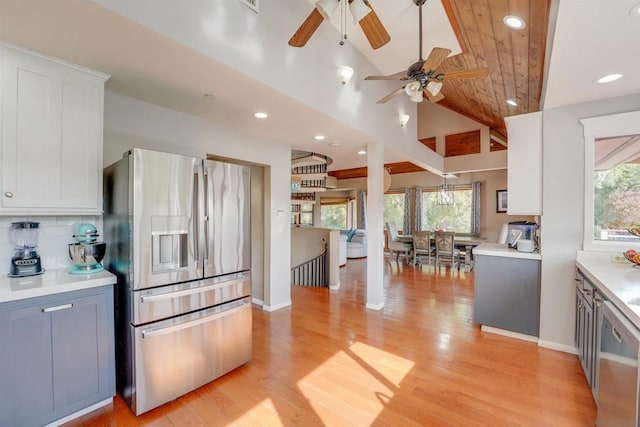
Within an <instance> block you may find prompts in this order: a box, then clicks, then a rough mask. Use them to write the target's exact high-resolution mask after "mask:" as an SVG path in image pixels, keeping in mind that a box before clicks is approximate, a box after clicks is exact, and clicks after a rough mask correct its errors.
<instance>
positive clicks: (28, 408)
mask: <svg viewBox="0 0 640 427" xmlns="http://www.w3.org/2000/svg"><path fill="white" fill-rule="evenodd" d="M52 361H53V351H52V348H51V316H49V315H46V314H44V313H42V309H41V307H40V306H32V307H27V308H22V309H17V310H13V311H8V312H2V313H0V425H2V426H13V425H16V426H17V425H37V424H43V423H45V422H46V421H47V419H48V416H49V414H51V413H52V412H53V411H54V399H53V363H52Z"/></svg>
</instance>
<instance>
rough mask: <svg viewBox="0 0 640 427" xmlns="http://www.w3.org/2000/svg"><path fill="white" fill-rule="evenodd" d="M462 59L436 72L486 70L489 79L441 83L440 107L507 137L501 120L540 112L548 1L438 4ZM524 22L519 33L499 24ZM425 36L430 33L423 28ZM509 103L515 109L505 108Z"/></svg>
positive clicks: (482, 0) (448, 1) (449, 0)
mask: <svg viewBox="0 0 640 427" xmlns="http://www.w3.org/2000/svg"><path fill="white" fill-rule="evenodd" d="M442 4H443V6H444V8H445V11H446V12H447V15H448V17H449V20H450V21H451V25H452V26H453V29H454V31H455V33H456V36H457V37H458V41H459V43H460V46H461V48H462V53H461V54H459V55H455V56H452V57H449V58H447V59H446V60H445V61H444V62H443V63H442V65H441V66H440V67H439V69H438V70H439V71H444V72H445V73H446V72H447V71H453V70H460V69H469V68H476V67H487V68H489V73H490V77H487V78H485V79H476V80H457V81H448V82H445V84H444V85H443V88H442V93H443V94H444V96H445V99H444V100H442V101H440V102H439V104H440V105H442V106H443V107H446V108H448V109H450V110H452V111H455V112H457V113H459V114H462V115H464V116H466V117H469V118H471V119H473V120H476V121H478V122H480V123H482V124H484V125H486V126H489V127H490V128H491V129H494V131H497V132H498V133H500V134H501V135H504V136H507V130H506V126H505V123H504V120H503V118H504V117H506V116H512V115H516V114H524V113H530V112H534V111H539V110H540V95H541V92H542V81H543V71H544V59H545V50H546V39H547V31H548V24H549V7H550V0H442ZM507 15H516V16H519V17H520V18H522V19H524V21H525V23H526V26H525V28H524V29H521V30H512V29H509V28H508V27H507V26H506V25H505V24H504V23H503V18H504V17H505V16H507ZM426 31H429V29H428V28H427V29H426ZM507 99H512V100H514V101H516V103H517V104H518V105H517V107H512V106H509V105H508V104H507V103H506V101H507Z"/></svg>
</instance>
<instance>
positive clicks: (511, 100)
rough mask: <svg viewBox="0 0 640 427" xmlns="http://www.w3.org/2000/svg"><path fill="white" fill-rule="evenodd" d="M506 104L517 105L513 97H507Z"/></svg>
mask: <svg viewBox="0 0 640 427" xmlns="http://www.w3.org/2000/svg"><path fill="white" fill-rule="evenodd" d="M507 104H509V105H511V106H512V107H517V106H518V103H517V102H516V101H514V100H513V99H507Z"/></svg>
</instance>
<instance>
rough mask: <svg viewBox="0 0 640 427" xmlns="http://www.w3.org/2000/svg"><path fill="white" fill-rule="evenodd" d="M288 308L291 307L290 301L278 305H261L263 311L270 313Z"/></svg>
mask: <svg viewBox="0 0 640 427" xmlns="http://www.w3.org/2000/svg"><path fill="white" fill-rule="evenodd" d="M289 306H291V300H289V301H285V302H283V303H280V304H278V305H266V304H263V305H262V309H263V310H264V311H268V312H272V311H276V310H280V309H281V308H285V307H289Z"/></svg>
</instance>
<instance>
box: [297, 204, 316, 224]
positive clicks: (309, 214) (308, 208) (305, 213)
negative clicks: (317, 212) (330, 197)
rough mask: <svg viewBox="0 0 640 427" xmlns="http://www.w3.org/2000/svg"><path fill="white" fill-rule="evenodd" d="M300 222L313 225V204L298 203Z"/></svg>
mask: <svg viewBox="0 0 640 427" xmlns="http://www.w3.org/2000/svg"><path fill="white" fill-rule="evenodd" d="M300 224H302V225H313V205H311V204H309V203H305V204H303V205H300Z"/></svg>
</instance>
